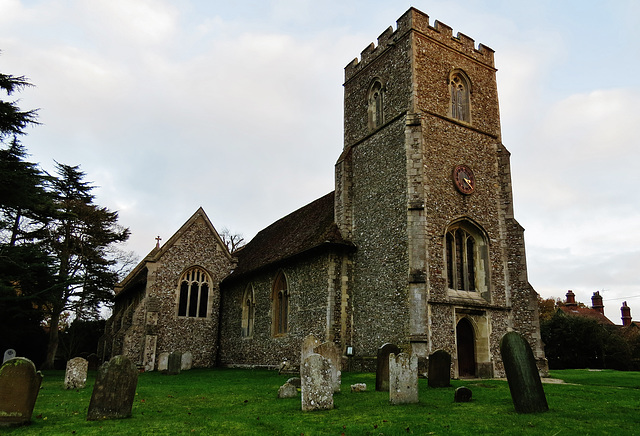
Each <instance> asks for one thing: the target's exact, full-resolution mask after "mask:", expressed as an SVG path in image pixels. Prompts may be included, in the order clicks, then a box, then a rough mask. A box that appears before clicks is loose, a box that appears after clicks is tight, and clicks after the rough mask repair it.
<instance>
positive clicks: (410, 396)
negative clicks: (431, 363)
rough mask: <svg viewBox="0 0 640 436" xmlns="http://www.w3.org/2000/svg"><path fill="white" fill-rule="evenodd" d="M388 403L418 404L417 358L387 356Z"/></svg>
mask: <svg viewBox="0 0 640 436" xmlns="http://www.w3.org/2000/svg"><path fill="white" fill-rule="evenodd" d="M389 402H390V403H391V404H407V403H417V402H418V356H416V355H415V354H414V355H409V354H407V353H400V354H397V355H396V354H394V353H391V354H390V355H389Z"/></svg>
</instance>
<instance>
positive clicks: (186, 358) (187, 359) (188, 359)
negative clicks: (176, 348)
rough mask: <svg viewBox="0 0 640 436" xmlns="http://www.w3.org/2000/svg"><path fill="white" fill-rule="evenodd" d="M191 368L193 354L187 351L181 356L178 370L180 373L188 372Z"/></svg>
mask: <svg viewBox="0 0 640 436" xmlns="http://www.w3.org/2000/svg"><path fill="white" fill-rule="evenodd" d="M191 366H193V354H191V351H187V352H186V353H183V354H182V360H181V361H180V369H181V370H182V371H188V370H190V369H191Z"/></svg>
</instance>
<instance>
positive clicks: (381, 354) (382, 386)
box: [376, 344, 401, 391]
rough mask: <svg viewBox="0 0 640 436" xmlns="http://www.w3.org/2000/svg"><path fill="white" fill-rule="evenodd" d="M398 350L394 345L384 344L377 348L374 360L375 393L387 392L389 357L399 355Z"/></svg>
mask: <svg viewBox="0 0 640 436" xmlns="http://www.w3.org/2000/svg"><path fill="white" fill-rule="evenodd" d="M400 351H401V350H400V348H399V347H398V346H397V345H394V344H384V345H383V346H382V347H380V348H378V355H377V358H376V391H388V390H389V355H390V354H391V353H394V354H400Z"/></svg>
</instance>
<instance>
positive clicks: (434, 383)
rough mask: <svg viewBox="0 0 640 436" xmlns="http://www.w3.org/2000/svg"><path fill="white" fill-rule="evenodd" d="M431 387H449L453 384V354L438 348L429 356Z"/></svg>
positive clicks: (428, 374)
mask: <svg viewBox="0 0 640 436" xmlns="http://www.w3.org/2000/svg"><path fill="white" fill-rule="evenodd" d="M427 378H428V385H429V387H430V388H447V387H449V386H451V355H450V354H449V353H447V352H446V351H444V350H438V351H436V352H435V353H433V354H431V355H430V356H429V369H428V372H427Z"/></svg>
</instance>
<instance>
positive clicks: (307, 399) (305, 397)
mask: <svg viewBox="0 0 640 436" xmlns="http://www.w3.org/2000/svg"><path fill="white" fill-rule="evenodd" d="M300 379H301V382H302V383H301V387H300V391H301V393H302V395H301V398H302V411H304V412H306V411H310V410H329V409H333V386H332V384H331V364H330V363H329V361H328V360H327V359H325V358H324V357H322V356H321V355H319V354H310V355H309V356H308V357H307V358H306V359H305V360H304V362H303V363H302V365H300Z"/></svg>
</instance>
